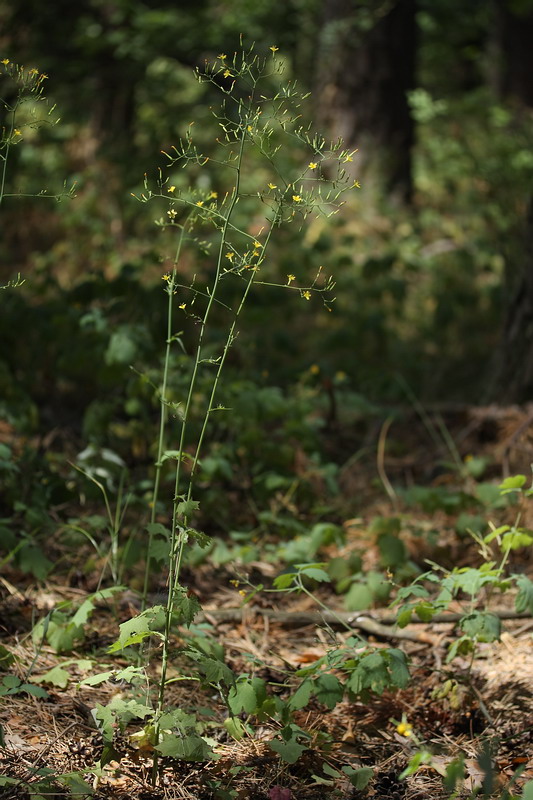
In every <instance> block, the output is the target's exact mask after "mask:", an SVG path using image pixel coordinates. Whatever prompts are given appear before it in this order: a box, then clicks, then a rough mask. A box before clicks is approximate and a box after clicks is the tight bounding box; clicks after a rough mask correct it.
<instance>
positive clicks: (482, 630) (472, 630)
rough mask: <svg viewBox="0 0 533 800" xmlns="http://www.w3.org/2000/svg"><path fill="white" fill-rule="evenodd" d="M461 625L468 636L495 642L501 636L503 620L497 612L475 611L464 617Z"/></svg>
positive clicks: (481, 640)
mask: <svg viewBox="0 0 533 800" xmlns="http://www.w3.org/2000/svg"><path fill="white" fill-rule="evenodd" d="M459 626H460V628H461V630H463V631H464V633H465V634H466V635H467V636H470V637H471V638H472V639H476V640H477V641H478V642H495V641H496V640H497V639H499V638H500V633H501V622H500V618H499V617H497V616H496V614H489V613H485V612H481V611H480V612H475V613H474V614H470V615H469V616H467V617H463V618H462V620H461V622H460V623H459Z"/></svg>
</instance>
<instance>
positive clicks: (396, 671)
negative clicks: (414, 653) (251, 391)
mask: <svg viewBox="0 0 533 800" xmlns="http://www.w3.org/2000/svg"><path fill="white" fill-rule="evenodd" d="M385 653H386V656H387V658H388V661H389V669H390V674H391V678H392V682H393V684H394V686H397V687H398V688H399V689H404V688H405V687H406V686H407V684H408V683H409V681H410V680H411V675H410V674H409V668H408V666H407V657H406V655H405V653H404V652H403V650H398V649H396V648H394V647H391V648H389V649H388V650H386V651H385Z"/></svg>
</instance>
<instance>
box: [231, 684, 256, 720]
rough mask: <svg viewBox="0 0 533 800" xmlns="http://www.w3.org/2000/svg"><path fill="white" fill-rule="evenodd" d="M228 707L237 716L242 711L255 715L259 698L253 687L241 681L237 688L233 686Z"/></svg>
mask: <svg viewBox="0 0 533 800" xmlns="http://www.w3.org/2000/svg"><path fill="white" fill-rule="evenodd" d="M228 705H229V707H230V709H231V711H232V712H233V714H235V715H236V714H239V713H240V712H241V711H245V712H246V713H247V714H253V712H254V711H255V710H256V709H257V696H256V694H255V691H254V689H253V686H252V685H251V684H250V683H249V682H248V681H239V682H238V683H237V684H236V686H232V688H231V689H230V691H229V695H228Z"/></svg>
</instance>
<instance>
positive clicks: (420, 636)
mask: <svg viewBox="0 0 533 800" xmlns="http://www.w3.org/2000/svg"><path fill="white" fill-rule="evenodd" d="M248 613H249V614H250V615H254V614H258V615H261V616H263V617H267V618H268V619H269V620H272V622H277V623H279V624H280V625H282V626H283V627H285V628H305V627H307V626H309V625H314V626H318V625H329V626H330V627H332V628H342V627H347V628H353V629H355V630H362V631H365V632H366V633H370V634H374V635H375V636H380V637H382V638H384V639H407V640H408V641H412V642H422V643H424V644H434V643H435V640H434V637H433V636H431V634H428V633H426V632H420V633H418V632H416V631H412V630H408V629H406V628H398V627H397V625H396V624H395V623H396V617H393V616H386V617H380V618H379V619H375V618H373V617H370V616H368V615H366V614H359V613H357V612H355V613H354V612H353V611H352V612H347V611H338V612H335V613H333V612H331V611H324V612H322V611H320V612H319V611H275V610H274V609H270V608H258V607H257V606H243V607H241V608H222V609H213V610H211V609H204V616H205V618H206V619H207V620H208V621H209V620H210V621H212V622H214V623H215V624H217V625H219V624H223V623H225V622H241V621H242V619H243V617H244V616H246V615H247V614H248ZM490 613H491V614H494V615H495V616H497V617H499V618H500V619H530V618H531V616H532V615H531V614H530V613H529V612H527V611H526V612H517V611H506V610H502V611H497V610H496V611H491V612H490ZM465 616H467V615H466V614H460V613H449V614H435V616H434V617H433V619H432V620H431V622H424V621H423V620H419V619H413V620H412V621H411V622H410V624H415V625H430V624H431V623H434V622H437V623H450V624H453V623H456V622H459V620H461V619H462V618H463V617H465Z"/></svg>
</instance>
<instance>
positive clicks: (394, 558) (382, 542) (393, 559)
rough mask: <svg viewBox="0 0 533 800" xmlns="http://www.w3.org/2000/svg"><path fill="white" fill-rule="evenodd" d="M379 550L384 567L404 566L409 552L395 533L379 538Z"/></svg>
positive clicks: (383, 534)
mask: <svg viewBox="0 0 533 800" xmlns="http://www.w3.org/2000/svg"><path fill="white" fill-rule="evenodd" d="M378 548H379V552H380V554H381V557H380V564H381V566H382V567H397V566H399V565H400V564H404V563H405V561H406V559H407V551H406V549H405V545H404V543H403V542H402V541H401V539H399V538H398V536H396V535H395V534H394V533H382V534H380V535H379V536H378Z"/></svg>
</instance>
